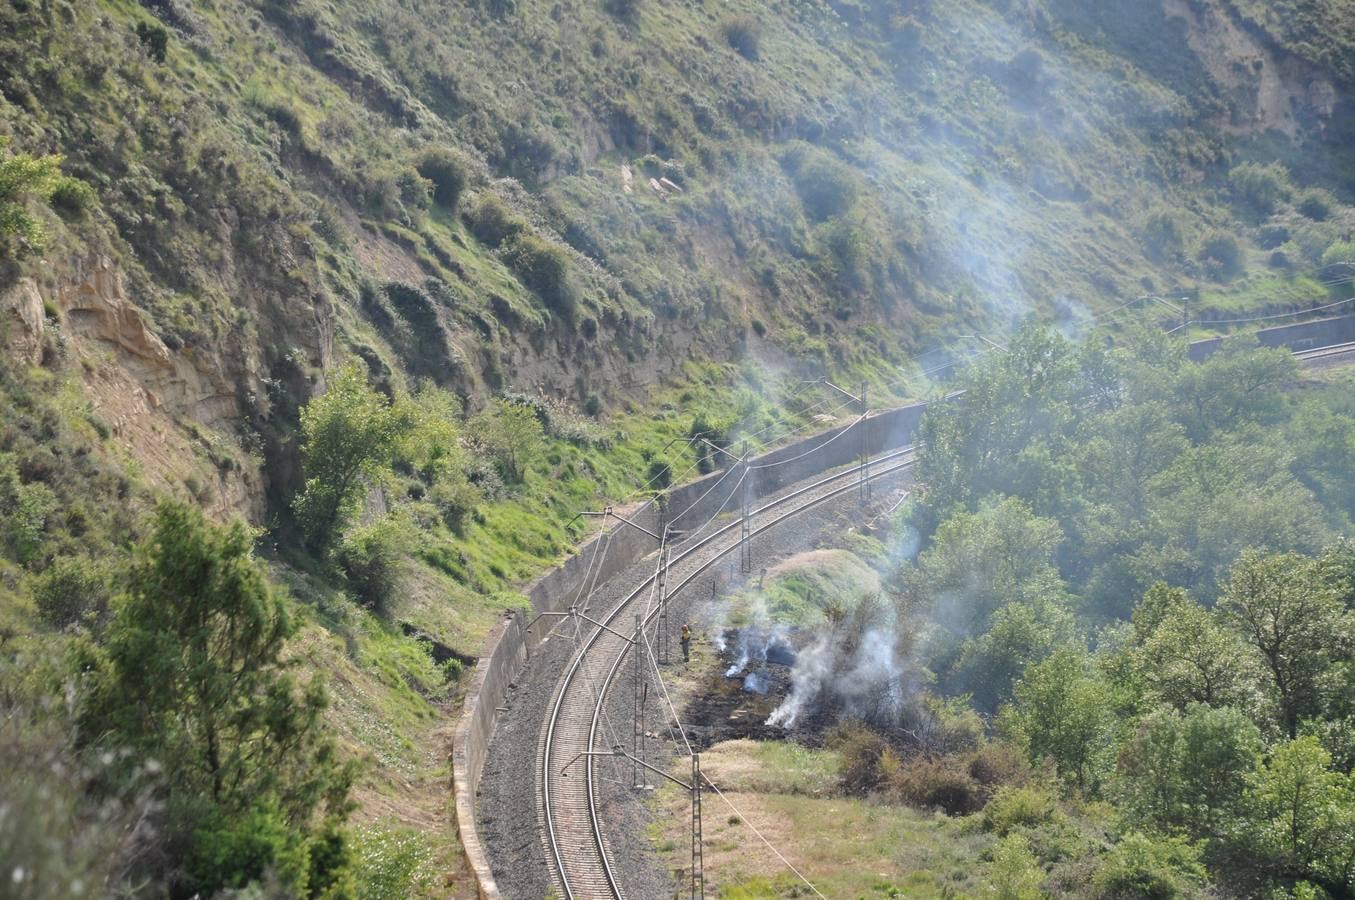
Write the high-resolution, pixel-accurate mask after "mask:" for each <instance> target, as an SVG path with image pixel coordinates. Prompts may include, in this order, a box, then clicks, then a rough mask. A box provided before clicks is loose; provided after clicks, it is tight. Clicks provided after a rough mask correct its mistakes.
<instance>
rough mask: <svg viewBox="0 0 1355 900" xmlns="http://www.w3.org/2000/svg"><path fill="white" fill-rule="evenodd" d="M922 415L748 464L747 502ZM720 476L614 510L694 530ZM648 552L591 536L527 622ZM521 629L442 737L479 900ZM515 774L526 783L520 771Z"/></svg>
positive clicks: (839, 433)
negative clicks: (479, 812)
mask: <svg viewBox="0 0 1355 900" xmlns="http://www.w3.org/2000/svg"><path fill="white" fill-rule="evenodd" d="M925 409H926V404H925V403H917V404H913V405H911V406H904V407H899V408H898V409H891V410H886V411H884V412H880V413H876V414H875V415H872V416H870V418H868V419H867V420H866V421H865V422H864V423H861V424H858V425H856V426H850V425H848V426H842V427H839V428H834V429H832V430H829V431H826V432H821V433H819V434H815V435H811V436H809V437H807V438H803V439H801V440H798V441H795V442H794V443H792V444H788V445H786V446H785V447H781V448H779V449H777V450H773V451H771V452H770V453H766V454H763V455H762V456H759V457H757V458H756V459H755V460H754V463H753V466H754V468H753V469H752V470H751V471H750V473H749V476H748V483H749V484H750V486H751V492H752V498H753V499H755V500H756V499H757V498H760V497H765V496H767V495H770V494H773V493H775V492H777V491H779V490H781V489H782V488H785V487H787V486H789V485H792V484H795V483H797V482H800V481H804V480H806V479H809V478H812V477H813V476H815V475H818V474H819V473H821V472H825V471H827V470H829V469H835V468H838V467H839V466H844V465H847V464H849V463H852V462H854V461H856V459H857V458H858V457H859V454H860V452H861V448H862V438H861V436H860V435H861V433H862V431H863V430H864V432H865V435H866V437H865V446H866V450H867V453H869V454H870V455H875V454H877V453H881V452H883V451H885V450H889V449H894V448H897V447H903V446H906V445H907V444H908V443H910V442H911V440H912V437H913V434H914V432H915V431H916V430H917V426H918V423H919V422H920V421H921V419H922V413H923V411H924V410H925ZM760 467H761V468H760ZM726 473H727V470H721V471H719V472H714V473H712V474H710V475H706V476H705V477H703V478H699V479H697V480H696V481H692V482H688V483H687V484H683V485H679V486H677V487H674V488H673V489H672V490H670V491H669V492H668V497H667V502H666V503H665V504H664V507H663V508H662V509H660V508H658V507H657V506H656V505H654V504H648V505H645V506H643V507H639V508H630V509H628V510H620V509H618V512H621V513H622V514H623V515H626V516H627V518H631V519H632V521H635V522H636V523H637V524H639V525H642V526H643V527H645V528H648V529H649V530H651V531H654V532H656V533H657V532H659V531H660V530H661V529H662V527H663V526H664V525H665V524H669V525H671V526H672V527H674V528H677V529H683V530H687V529H692V528H695V527H698V526H700V525H701V524H702V523H704V522H705V521H707V520H708V519H710V518H711V517H712V516H714V515H717V514H718V513H719V512H720V511H721V510H722V509H723V510H726V511H730V510H737V509H738V505H739V501H738V499H737V498H736V497H735V496H734V494H735V490H736V488H737V487H738V473H737V472H731V473H728V475H727V477H726ZM656 549H657V542H656V541H655V540H654V539H653V538H651V537H649V536H648V535H646V534H644V533H643V532H640V531H637V530H636V529H633V528H627V527H625V526H622V527H621V528H620V529H618V530H616V531H615V532H614V533H613V534H612V537H611V540H610V546H607V541H606V540H605V539H603V538H602V537H601V536H597V537H594V538H592V539H591V540H589V541H588V542H587V543H585V544H584V545H583V546H582V547H580V549H579V552H578V553H576V554H575V555H573V556H571V557H570V558H568V559H566V560H565V561H564V562H563V563H561V564H560V565H559V566H556V567H555V568H553V569H551V570H550V571H549V572H547V573H546V574H545V575H543V576H541V577H540V578H538V579H537V580H536V581H534V582H533V583H532V584H531V585H530V586H529V587H528V588H527V590H526V592H525V593H526V594H527V596H528V598H529V599H530V600H531V601H532V609H533V613H532V615H533V616H535V615H537V614H540V613H543V612H562V611H564V610H567V609H568V608H569V606H570V605H571V604H572V603H574V602H575V601H576V599H577V598H579V597H581V596H583V594H584V593H585V592H586V590H587V586H588V585H590V584H593V583H602V582H604V581H606V580H607V579H609V578H611V577H612V576H614V575H616V574H618V573H619V572H622V571H625V570H626V569H628V568H630V567H631V566H632V565H634V564H635V563H637V562H639V561H640V560H641V559H643V558H644V557H645V555H646V554H649V553H652V552H654V551H655V550H656ZM527 624H528V623H527V622H525V621H524V620H523V618H522V617H520V616H516V615H511V614H510V615H508V616H507V617H505V619H504V621H502V622H501V623H500V624H499V625H498V626H496V627H495V628H494V629H493V630H492V631H491V632H490V633H489V635H488V636H487V637H486V639H485V645H484V649H483V650H482V651H481V654H480V658H479V661H478V662H477V664H476V666H475V670H474V675H473V676H472V679H471V683H470V685H469V687H468V689H467V693H466V701H465V706H464V708H463V711H462V714H461V721H460V722H459V723H458V724H457V727H456V732H455V735H454V737H453V739H452V740H453V744H452V777H453V782H454V789H455V794H456V820H457V828H458V831H459V833H460V837H461V843H462V846H463V847H464V848H465V851H466V856H467V859H468V861H469V864H470V867H471V868H472V869H473V870H474V872H475V876H476V880H477V881H478V882H479V884H478V890H479V894H480V896H481V897H487V898H497V897H498V896H499V893H498V888H497V886H496V885H495V883H494V874H493V872H492V871H491V869H490V867H489V859H488V856H487V855H486V854H485V852H484V848H483V846H482V845H481V844H480V839H479V833H478V831H477V830H476V827H475V794H476V792H477V791H478V790H479V785H480V775H481V773H482V772H483V770H484V765H485V754H486V752H487V751H488V748H489V742H490V739H491V738H492V737H493V736H494V727H495V724H496V723H497V720H498V713H499V707H500V706H501V705H502V704H503V701H504V698H505V697H506V696H507V694H508V685H509V684H510V683H511V682H512V681H513V680H514V679H515V678H516V677H517V675H518V673H519V672H520V671H521V670H522V667H523V666H524V665H526V663H527V660H528V657H529V656H530V655H531V652H532V650H534V649H535V648H536V647H537V646H539V645H540V643H541V641H542V640H544V639H545V637H546V635H547V634H548V633H549V632H550V630H551V627H552V626H551V624H550V622H549V620H542V621H541V623H540V624H539V625H538V626H537V627H536V628H533V629H532V630H531V632H528V631H527ZM524 777H528V776H527V774H526V773H524Z"/></svg>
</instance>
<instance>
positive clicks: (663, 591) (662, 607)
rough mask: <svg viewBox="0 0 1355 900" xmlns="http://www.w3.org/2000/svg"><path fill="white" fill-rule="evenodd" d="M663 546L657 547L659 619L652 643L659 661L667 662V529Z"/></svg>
mask: <svg viewBox="0 0 1355 900" xmlns="http://www.w3.org/2000/svg"><path fill="white" fill-rule="evenodd" d="M663 536H664V542H663V546H662V547H661V548H660V549H659V619H658V629H657V631H656V632H655V634H654V643H655V644H657V645H658V649H659V661H660V662H662V663H663V664H664V665H667V664H668V645H669V637H668V566H669V564H670V563H671V562H672V551H671V550H670V549H669V548H668V537H669V534H668V531H667V530H666V529H665V531H664V533H663Z"/></svg>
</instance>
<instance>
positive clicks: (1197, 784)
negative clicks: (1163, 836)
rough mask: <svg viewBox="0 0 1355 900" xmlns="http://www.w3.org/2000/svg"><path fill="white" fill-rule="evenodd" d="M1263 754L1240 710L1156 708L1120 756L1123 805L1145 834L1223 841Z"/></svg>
mask: <svg viewBox="0 0 1355 900" xmlns="http://www.w3.org/2000/svg"><path fill="white" fill-rule="evenodd" d="M1260 753H1261V733H1260V731H1259V730H1258V729H1257V727H1256V725H1255V724H1254V723H1253V722H1252V721H1251V720H1250V719H1249V718H1247V716H1246V715H1244V714H1243V713H1242V712H1241V711H1239V710H1236V709H1230V708H1224V709H1211V708H1210V707H1207V706H1204V705H1202V704H1198V703H1197V704H1193V705H1191V706H1189V707H1188V708H1187V709H1186V710H1185V712H1178V711H1176V710H1172V709H1167V708H1158V709H1156V710H1154V711H1152V712H1150V713H1149V714H1148V715H1146V716H1144V717H1143V718H1142V719H1141V720H1139V722H1138V725H1137V728H1136V729H1135V731H1134V733H1133V734H1132V735H1131V736H1130V737H1129V738H1128V740H1126V741H1125V744H1124V746H1123V747H1122V748H1121V749H1120V756H1119V761H1118V766H1117V768H1118V772H1119V778H1120V783H1119V791H1118V793H1119V795H1120V796H1119V799H1120V804H1121V806H1122V807H1123V808H1124V809H1125V811H1126V814H1127V815H1128V816H1129V818H1130V820H1131V821H1133V822H1135V823H1136V824H1137V826H1138V827H1141V828H1147V829H1154V830H1161V831H1166V832H1173V831H1177V830H1181V831H1184V832H1185V833H1186V834H1189V835H1191V836H1193V837H1197V838H1200V837H1209V838H1215V839H1219V838H1223V837H1224V836H1225V833H1226V832H1227V829H1228V826H1229V825H1230V824H1231V823H1232V822H1234V821H1235V820H1236V818H1237V816H1238V815H1240V813H1241V811H1242V798H1243V794H1244V792H1245V790H1246V787H1247V779H1248V777H1249V776H1250V775H1251V773H1252V771H1253V770H1254V769H1255V768H1256V762H1257V759H1258V758H1259V757H1260Z"/></svg>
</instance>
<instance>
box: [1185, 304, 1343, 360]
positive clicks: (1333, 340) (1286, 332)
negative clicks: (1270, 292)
mask: <svg viewBox="0 0 1355 900" xmlns="http://www.w3.org/2000/svg"><path fill="white" fill-rule="evenodd" d="M1206 324H1207V323H1206ZM1256 337H1257V339H1258V340H1259V341H1260V342H1261V346H1263V347H1287V348H1289V349H1290V350H1293V351H1295V352H1298V351H1301V350H1311V349H1313V348H1314V347H1328V346H1331V345H1332V344H1348V343H1351V342H1353V341H1355V314H1351V315H1345V316H1332V317H1331V318H1329V319H1315V320H1313V321H1311V322H1299V323H1297V324H1295V325H1278V326H1276V327H1274V328H1265V329H1262V330H1261V331H1258V332H1256ZM1221 346H1223V338H1207V339H1206V340H1203V341H1191V343H1190V358H1191V359H1193V360H1194V361H1195V362H1200V361H1201V360H1203V359H1206V358H1208V357H1209V356H1210V355H1211V354H1213V353H1214V352H1215V351H1216V350H1218V349H1219V347H1221Z"/></svg>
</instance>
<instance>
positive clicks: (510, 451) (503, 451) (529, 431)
mask: <svg viewBox="0 0 1355 900" xmlns="http://www.w3.org/2000/svg"><path fill="white" fill-rule="evenodd" d="M469 433H470V434H471V435H472V436H473V438H474V440H475V441H476V442H477V443H478V444H479V445H480V446H481V447H483V448H484V449H485V450H486V451H488V452H489V454H490V455H491V456H492V457H493V458H494V461H495V463H496V464H497V465H498V468H499V472H500V473H501V474H502V475H503V478H504V480H505V481H508V482H521V481H522V479H523V476H524V475H526V472H527V467H528V466H529V465H531V464H532V462H533V461H534V460H535V459H536V458H537V456H539V455H540V454H541V450H542V448H543V447H544V446H545V430H544V429H543V428H542V427H541V421H540V420H539V419H538V418H537V416H536V413H535V412H533V411H532V408H531V407H529V406H524V405H522V404H518V403H512V402H509V401H507V400H497V401H495V402H494V404H493V405H491V406H490V407H488V408H487V409H485V410H484V411H483V412H481V413H479V414H478V415H476V417H475V418H474V419H473V420H471V427H470V429H469Z"/></svg>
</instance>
